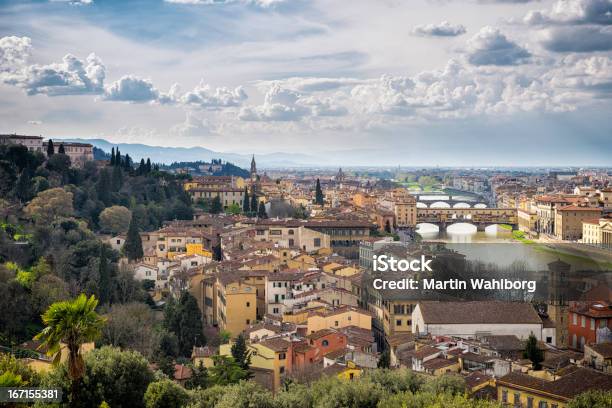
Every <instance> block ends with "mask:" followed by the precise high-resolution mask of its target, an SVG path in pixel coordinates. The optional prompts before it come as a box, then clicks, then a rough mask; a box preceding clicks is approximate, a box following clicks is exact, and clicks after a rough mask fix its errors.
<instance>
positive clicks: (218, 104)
mask: <svg viewBox="0 0 612 408" xmlns="http://www.w3.org/2000/svg"><path fill="white" fill-rule="evenodd" d="M172 93H174V96H173V97H171V99H173V100H174V101H175V102H179V103H181V104H183V105H188V106H193V107H199V108H208V109H218V108H226V107H233V106H240V105H241V104H242V103H243V102H244V101H245V100H246V99H247V94H246V92H245V91H244V89H243V88H242V87H240V86H239V87H237V88H235V89H229V88H225V87H222V88H215V89H213V88H212V87H211V86H210V85H208V84H206V83H204V81H201V82H200V83H199V84H198V86H196V87H195V88H193V90H191V91H189V92H186V93H185V94H184V95H182V96H178V87H177V88H175V89H174V90H171V94H172Z"/></svg>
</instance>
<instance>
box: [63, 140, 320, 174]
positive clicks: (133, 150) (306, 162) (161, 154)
mask: <svg viewBox="0 0 612 408" xmlns="http://www.w3.org/2000/svg"><path fill="white" fill-rule="evenodd" d="M54 140H55V139H54ZM57 140H65V141H67V142H80V143H91V144H92V145H94V146H95V147H97V148H99V149H102V150H104V151H105V152H107V153H110V151H111V149H112V148H113V147H115V148H119V151H120V152H121V154H126V153H127V154H129V155H130V157H131V158H132V159H133V160H134V161H140V159H141V158H144V159H146V158H150V159H151V161H152V162H154V163H164V164H171V163H173V162H192V161H206V162H209V161H210V160H212V159H222V160H224V161H228V162H230V163H233V164H235V165H237V166H241V167H246V168H248V166H249V165H250V163H251V158H252V156H251V155H247V154H238V153H223V152H215V151H213V150H210V149H206V148H204V147H198V146H194V147H164V146H149V145H146V144H141V143H112V142H109V141H108V140H105V139H80V138H77V139H57ZM255 160H256V162H257V165H258V166H261V167H268V168H274V167H310V166H316V164H317V163H321V159H319V158H316V157H314V156H309V155H306V154H301V153H282V152H278V153H266V154H258V155H256V156H255Z"/></svg>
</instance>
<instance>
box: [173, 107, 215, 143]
mask: <svg viewBox="0 0 612 408" xmlns="http://www.w3.org/2000/svg"><path fill="white" fill-rule="evenodd" d="M210 133H211V126H210V124H209V122H208V121H207V120H206V119H204V118H200V117H198V116H197V115H196V114H195V113H194V112H191V111H187V113H186V114H185V121H184V122H182V123H179V124H178V125H174V126H172V128H170V134H171V135H176V136H179V137H199V136H204V135H208V134H210Z"/></svg>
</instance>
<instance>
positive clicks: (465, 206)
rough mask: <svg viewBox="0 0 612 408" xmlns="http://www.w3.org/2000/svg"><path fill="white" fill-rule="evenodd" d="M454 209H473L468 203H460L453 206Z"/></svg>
mask: <svg viewBox="0 0 612 408" xmlns="http://www.w3.org/2000/svg"><path fill="white" fill-rule="evenodd" d="M453 208H472V206H471V205H469V204H468V203H464V202H460V203H455V204H453Z"/></svg>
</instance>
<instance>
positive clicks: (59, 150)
mask: <svg viewBox="0 0 612 408" xmlns="http://www.w3.org/2000/svg"><path fill="white" fill-rule="evenodd" d="M57 153H59V154H66V150H65V149H64V144H63V143H62V144H60V146H59V149H57Z"/></svg>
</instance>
